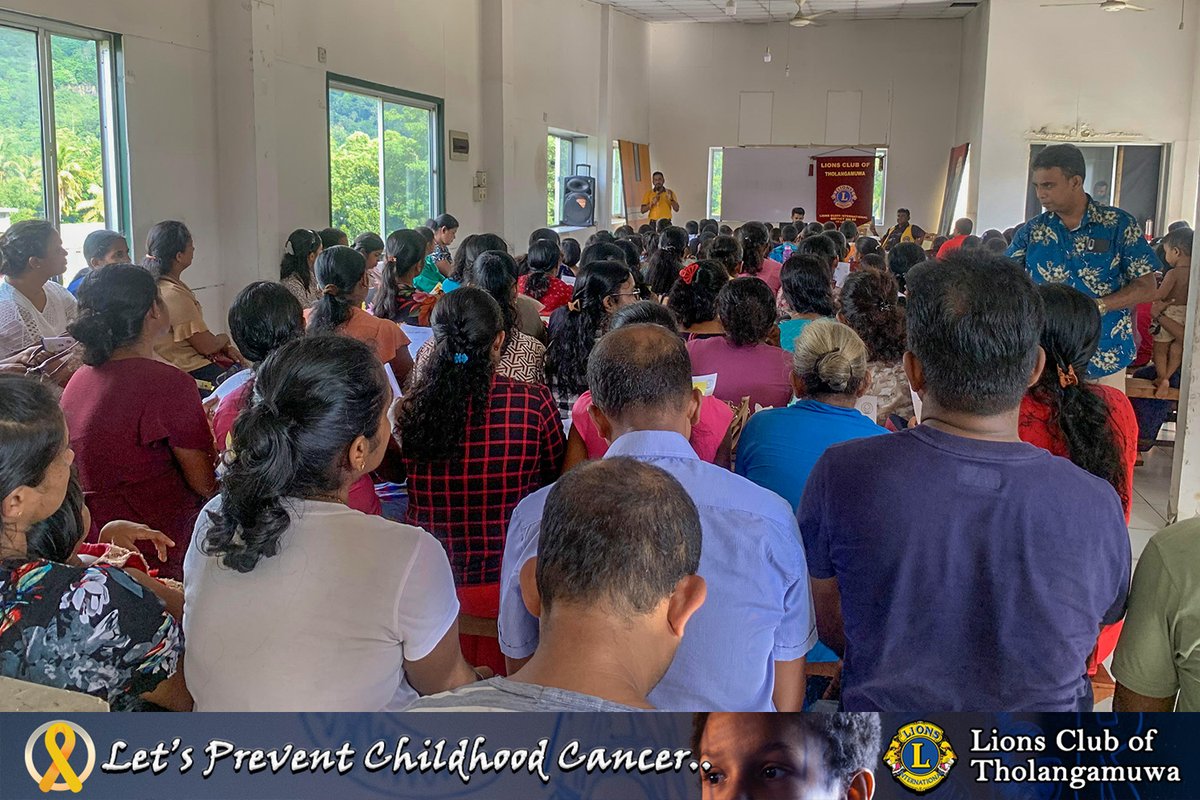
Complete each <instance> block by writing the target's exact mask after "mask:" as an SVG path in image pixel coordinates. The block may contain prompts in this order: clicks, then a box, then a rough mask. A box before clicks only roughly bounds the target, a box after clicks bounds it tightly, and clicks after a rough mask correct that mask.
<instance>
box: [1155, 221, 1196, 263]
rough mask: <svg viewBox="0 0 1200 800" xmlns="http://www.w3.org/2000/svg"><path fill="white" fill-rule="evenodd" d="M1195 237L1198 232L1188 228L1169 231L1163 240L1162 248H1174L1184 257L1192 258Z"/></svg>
mask: <svg viewBox="0 0 1200 800" xmlns="http://www.w3.org/2000/svg"><path fill="white" fill-rule="evenodd" d="M1195 237H1196V232H1195V231H1193V230H1192V229H1191V228H1189V227H1187V226H1184V227H1182V228H1175V229H1174V230H1172V231H1169V232H1168V233H1167V235H1166V236H1164V237H1163V238H1162V246H1163V247H1164V248H1166V247H1174V248H1175V249H1176V250H1179V251H1180V252H1181V253H1183V254H1184V255H1186V256H1190V255H1191V254H1192V243H1193V241H1194V240H1195Z"/></svg>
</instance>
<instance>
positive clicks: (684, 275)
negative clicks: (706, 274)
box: [679, 261, 700, 286]
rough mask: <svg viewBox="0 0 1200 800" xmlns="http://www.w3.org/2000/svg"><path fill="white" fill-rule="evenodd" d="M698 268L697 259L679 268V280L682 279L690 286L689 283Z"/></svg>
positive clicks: (690, 283)
mask: <svg viewBox="0 0 1200 800" xmlns="http://www.w3.org/2000/svg"><path fill="white" fill-rule="evenodd" d="M699 269H700V262H699V261H694V262H692V263H691V264H688V265H687V266H686V267H684V268H683V269H681V270H679V280H681V281H683V282H684V283H686V284H687V285H688V286H691V285H692V281H693V280H694V279H695V277H696V272H697V271H698V270H699Z"/></svg>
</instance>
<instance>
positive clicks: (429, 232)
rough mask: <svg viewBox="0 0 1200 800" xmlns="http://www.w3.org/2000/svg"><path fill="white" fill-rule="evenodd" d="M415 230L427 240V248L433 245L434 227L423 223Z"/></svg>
mask: <svg viewBox="0 0 1200 800" xmlns="http://www.w3.org/2000/svg"><path fill="white" fill-rule="evenodd" d="M415 230H416V232H417V233H419V234H421V238H422V239H424V240H425V246H426V248H427V249H428V248H429V247H432V246H433V228H431V227H429V226H428V225H421V226H420V227H418V228H416V229H415Z"/></svg>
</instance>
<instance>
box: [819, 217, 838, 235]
mask: <svg viewBox="0 0 1200 800" xmlns="http://www.w3.org/2000/svg"><path fill="white" fill-rule="evenodd" d="M836 230H837V223H836V222H833V221H832V220H831V221H829V222H826V223H825V224H824V225H822V226H821V231H822V232H823V233H828V232H829V231H836Z"/></svg>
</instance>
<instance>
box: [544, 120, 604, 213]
mask: <svg viewBox="0 0 1200 800" xmlns="http://www.w3.org/2000/svg"><path fill="white" fill-rule="evenodd" d="M551 139H559V140H561V141H564V142H567V143H568V144H570V146H571V159H570V160H571V163H570V164H568V165H567V166H568V167H569V169H570V171H568V172H562V164H561V163H560V162H559V160H558V159H555V162H554V163H555V165H556V166H557V167H558V170H559V172H560V175H559V176H558V177H557V178H556V179H555V181H554V216H555V217H557V219H555V220H554V221H553V222H551V221H550V219H549V218H547V219H546V227H548V228H562V227H570V226H565V225H564V224H563V221H562V200H563V198H564V197H566V194H565V193H564V194H560V192H562V190H563V181H564V180H565V179H566V178H568V177H570V176H572V175H576V174H578V173H576V172H575V168H576V167H578V166H580V165H581V164H583V163H584V162H581V161H580V160H579V154H580V152H582V153H583V154H584V155H588V153H589V152H590V151H589V150H588V146H589V143H590V142H591V137H590V136H588V135H587V134H586V133H575V132H574V131H565V130H561V129H558V128H547V129H546V165H547V167H548V166H549V162H550V140H551ZM593 174H594V173H593ZM547 177H548V176H547ZM546 201H547V202H549V201H550V196H549V194H548V193H547V195H546ZM599 216H600V215H599V213H597V214H596V218H597V219H599Z"/></svg>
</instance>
